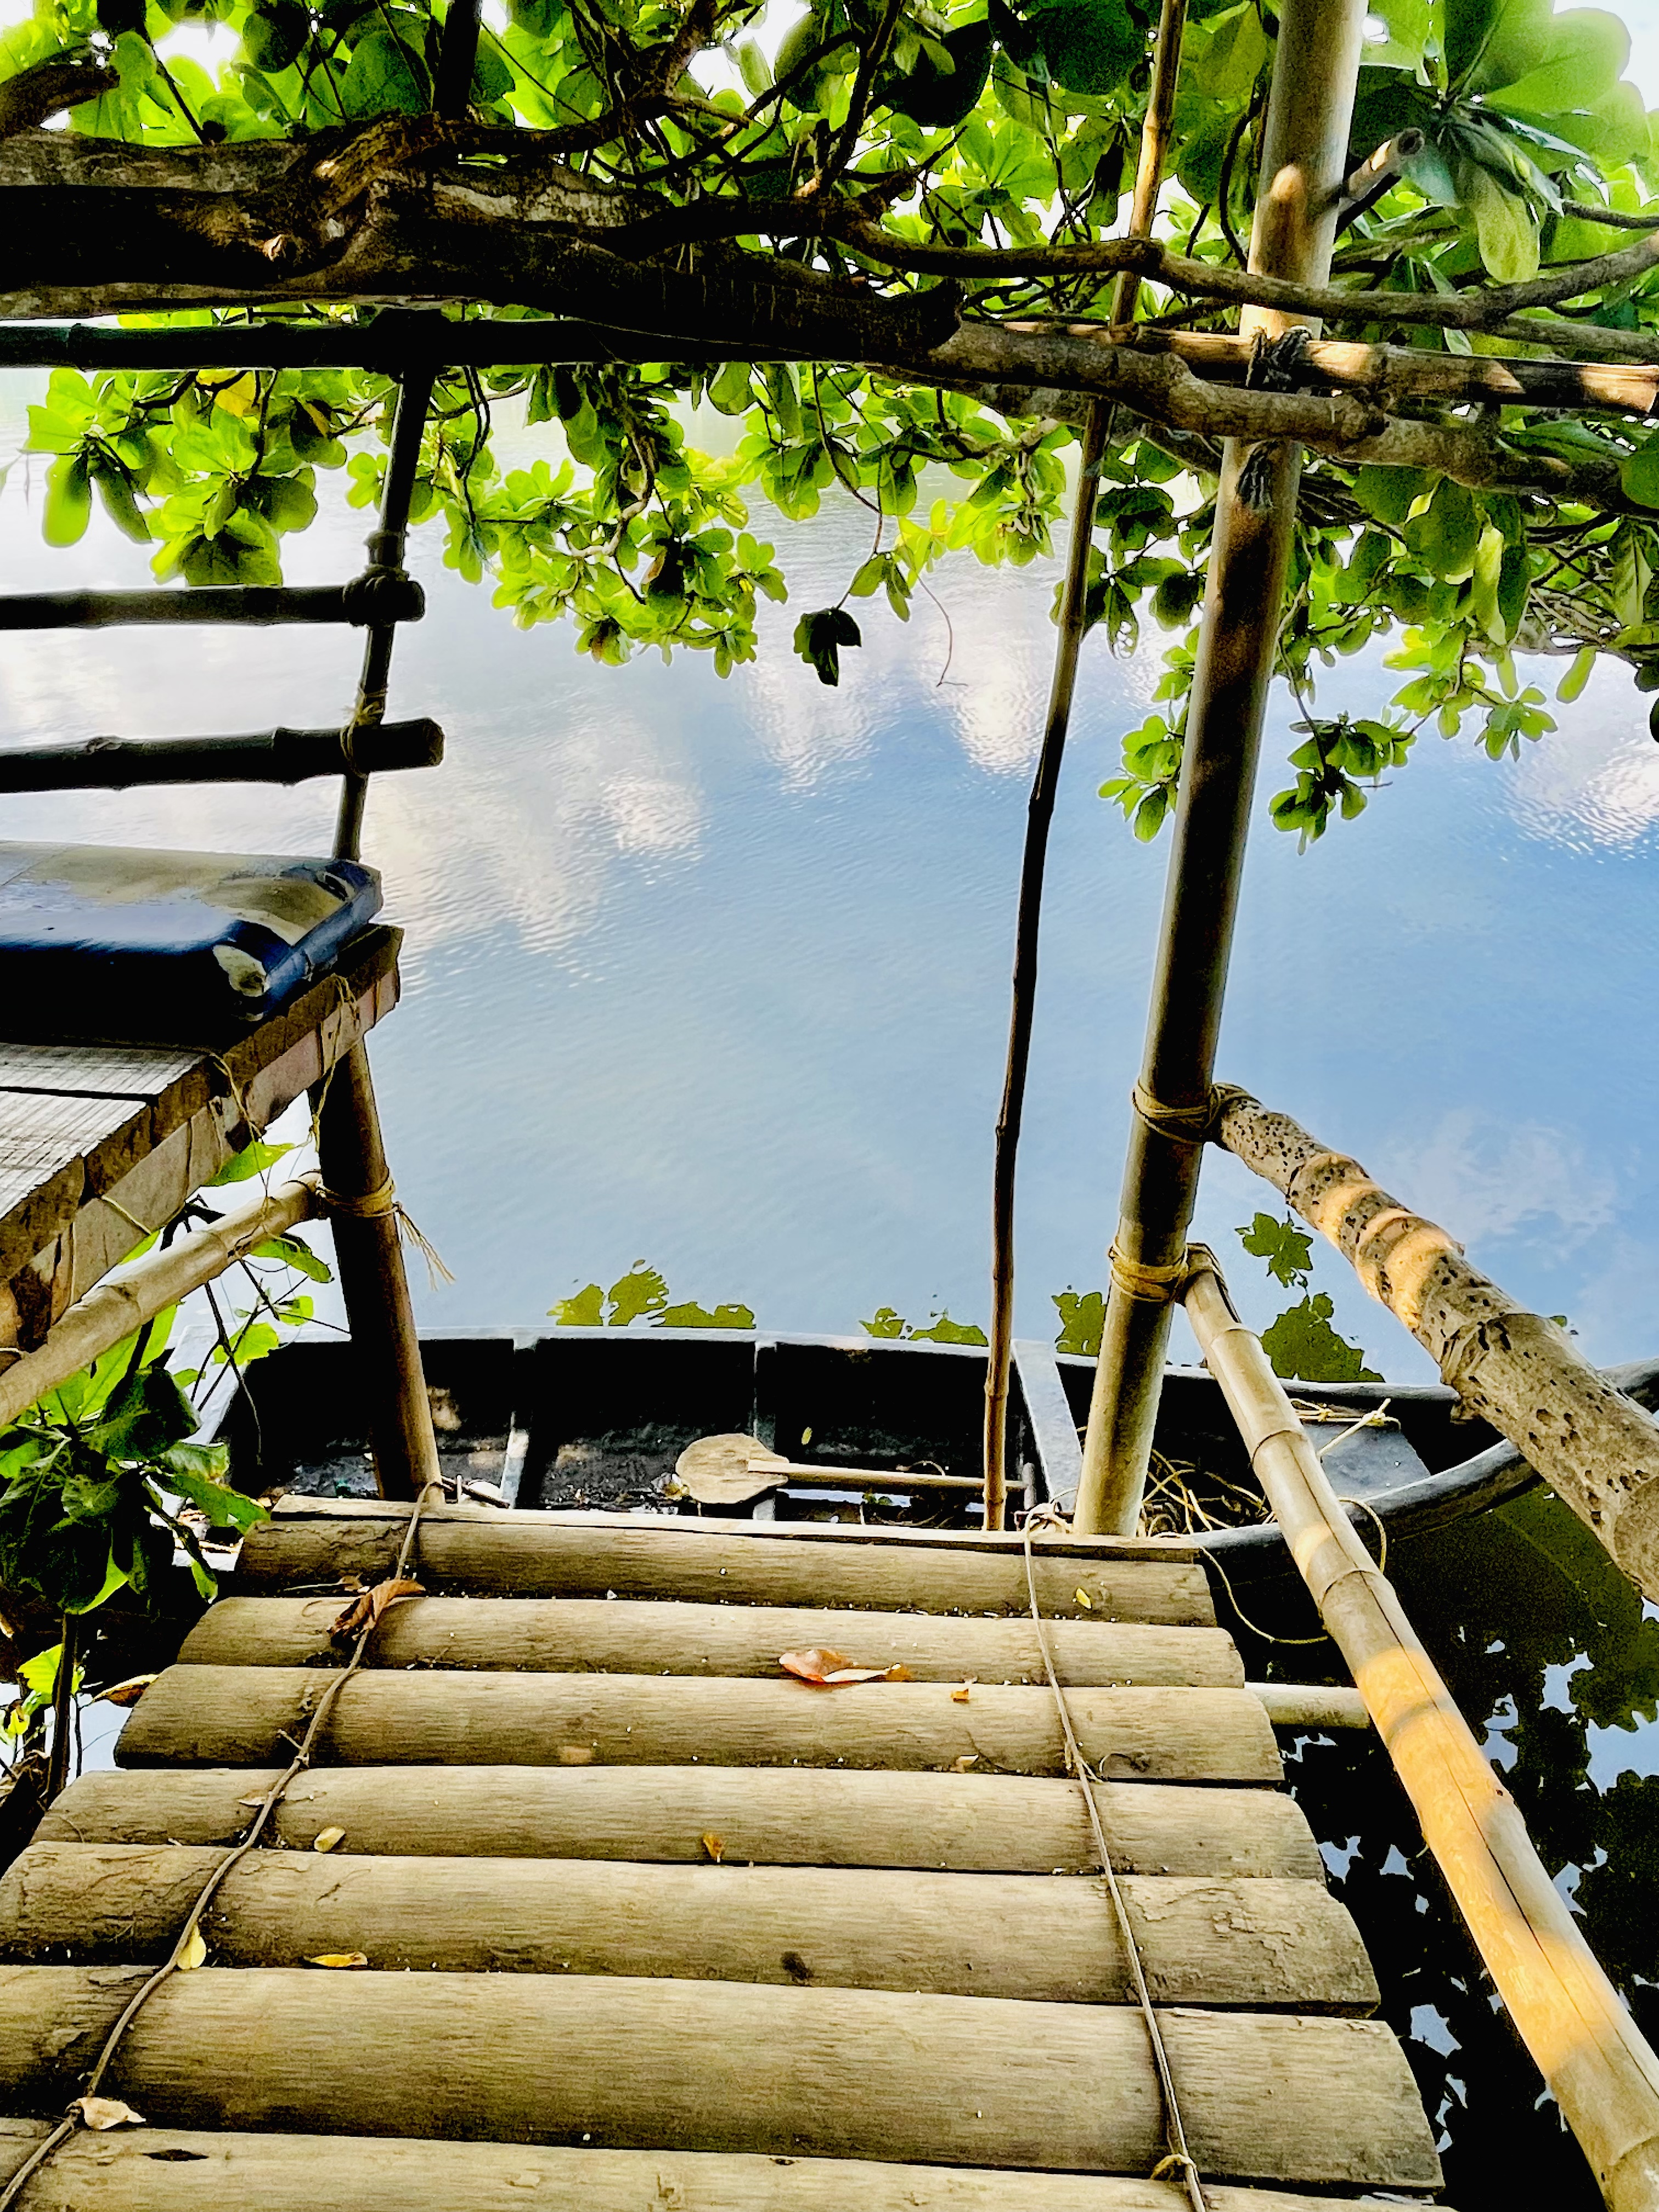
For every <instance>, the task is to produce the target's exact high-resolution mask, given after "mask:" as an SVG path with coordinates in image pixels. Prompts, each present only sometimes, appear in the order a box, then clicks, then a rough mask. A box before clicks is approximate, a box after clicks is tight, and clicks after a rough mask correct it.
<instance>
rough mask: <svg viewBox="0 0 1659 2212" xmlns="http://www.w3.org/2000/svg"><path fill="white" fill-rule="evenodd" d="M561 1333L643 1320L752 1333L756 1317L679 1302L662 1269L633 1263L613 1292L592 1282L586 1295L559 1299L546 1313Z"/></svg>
mask: <svg viewBox="0 0 1659 2212" xmlns="http://www.w3.org/2000/svg"><path fill="white" fill-rule="evenodd" d="M548 1312H549V1313H550V1315H551V1316H552V1318H553V1321H554V1322H555V1324H556V1326H557V1327H558V1328H629V1326H630V1325H631V1324H632V1323H633V1322H636V1321H638V1320H639V1319H641V1316H650V1318H651V1325H652V1327H653V1328H753V1327H754V1326H755V1316H754V1315H753V1314H752V1313H751V1312H750V1310H749V1308H748V1307H747V1306H744V1305H737V1304H729V1303H728V1304H725V1305H718V1306H702V1305H699V1304H697V1302H696V1299H695V1298H686V1299H680V1300H678V1301H677V1300H675V1299H673V1298H671V1297H670V1294H669V1289H668V1284H667V1280H666V1279H665V1277H664V1275H663V1274H662V1273H661V1272H660V1270H659V1269H658V1268H656V1267H651V1266H649V1265H648V1264H647V1261H643V1260H635V1262H634V1264H633V1266H632V1267H630V1268H629V1270H628V1272H627V1273H626V1274H624V1275H619V1276H618V1277H617V1280H616V1281H615V1282H614V1283H612V1285H611V1287H610V1289H609V1290H608V1291H607V1290H605V1289H603V1288H602V1287H601V1286H600V1285H599V1284H598V1283H589V1284H588V1285H586V1288H585V1289H583V1290H580V1291H574V1292H573V1293H572V1294H571V1296H570V1297H568V1298H560V1299H558V1300H556V1303H555V1304H552V1305H550V1307H549V1308H548Z"/></svg>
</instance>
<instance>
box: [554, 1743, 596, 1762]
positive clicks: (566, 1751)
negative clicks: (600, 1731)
mask: <svg viewBox="0 0 1659 2212" xmlns="http://www.w3.org/2000/svg"><path fill="white" fill-rule="evenodd" d="M559 1764H560V1765H561V1766H592V1764H593V1753H592V1748H591V1747H590V1746H588V1745H587V1744H585V1743H562V1744H561V1745H560V1746H559Z"/></svg>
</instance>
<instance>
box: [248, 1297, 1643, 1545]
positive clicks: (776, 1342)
mask: <svg viewBox="0 0 1659 2212" xmlns="http://www.w3.org/2000/svg"><path fill="white" fill-rule="evenodd" d="M421 1351H422V1358H423V1361H424V1363H425V1370H426V1377H427V1382H428V1388H429V1389H430V1391H431V1394H432V1399H433V1407H434V1413H435V1422H436V1425H437V1429H438V1442H439V1447H440V1454H441V1458H442V1462H443V1466H444V1472H445V1475H446V1477H447V1480H450V1481H452V1482H453V1483H456V1484H458V1485H459V1489H460V1494H462V1495H463V1496H471V1497H472V1498H476V1499H485V1500H498V1501H499V1502H500V1503H501V1504H502V1505H503V1506H507V1507H538V1508H544V1509H547V1508H551V1509H557V1510H578V1511H580V1510H583V1509H592V1510H605V1511H610V1512H615V1511H617V1510H623V1511H634V1512H639V1513H642V1514H664V1513H675V1512H686V1513H697V1512H700V1511H711V1512H717V1511H724V1512H727V1513H732V1514H738V1515H741V1516H745V1517H747V1516H759V1517H761V1518H763V1519H775V1520H779V1521H825V1520H844V1521H852V1522H858V1521H860V1520H863V1521H866V1522H871V1523H880V1522H910V1523H912V1524H913V1525H914V1524H917V1523H920V1524H922V1525H926V1526H930V1527H934V1528H971V1527H975V1526H977V1525H978V1521H979V1503H978V1501H979V1470H980V1450H981V1421H982V1418H983V1406H984V1383H985V1356H984V1354H983V1352H981V1351H979V1350H977V1349H975V1348H974V1347H971V1346H955V1345H923V1344H910V1343H904V1344H896V1343H885V1342H882V1341H879V1340H871V1339H869V1338H860V1337H831V1336H802V1335H767V1334H750V1333H747V1332H743V1333H739V1332H735V1331H728V1330H724V1329H684V1330H676V1329H652V1330H648V1331H641V1333H639V1334H633V1333H631V1332H630V1333H623V1332H622V1331H618V1330H611V1329H583V1328H556V1329H549V1328H533V1327H532V1328H525V1329H521V1330H507V1329H477V1330H458V1331H455V1332H453V1333H450V1334H443V1335H431V1336H426V1337H423V1338H422V1345H421ZM1093 1371H1094V1364H1093V1362H1092V1361H1091V1360H1089V1359H1085V1358H1074V1357H1070V1356H1064V1355H1058V1356H1057V1355H1056V1354H1055V1353H1054V1352H1052V1351H1051V1350H1050V1349H1049V1348H1048V1346H1046V1345H1043V1344H1041V1343H1036V1342H1030V1341H1028V1342H1023V1343H1021V1344H1020V1345H1019V1346H1018V1350H1017V1354H1016V1358H1015V1363H1014V1390H1013V1433H1014V1443H1013V1446H1012V1449H1011V1453H1010V1466H1011V1469H1012V1471H1013V1474H1014V1479H1015V1481H1016V1483H1017V1485H1018V1489H1017V1491H1016V1503H1017V1504H1023V1505H1024V1506H1025V1507H1027V1508H1030V1507H1031V1506H1036V1505H1040V1504H1048V1503H1050V1502H1053V1503H1056V1504H1060V1505H1062V1506H1063V1505H1065V1504H1066V1503H1067V1502H1068V1501H1069V1498H1070V1497H1071V1494H1072V1492H1073V1490H1074V1488H1075V1486H1076V1481H1077V1474H1078V1466H1079V1443H1078V1435H1079V1428H1080V1426H1081V1425H1082V1424H1083V1422H1084V1420H1085V1417H1086V1414H1087V1411H1088V1401H1089V1391H1090V1388H1091V1379H1092V1376H1093ZM246 1380H247V1389H246V1392H245V1393H243V1394H241V1395H238V1396H237V1398H236V1399H235V1400H234V1402H233V1403H231V1404H230V1405H229V1406H228V1407H227V1409H226V1411H225V1413H224V1416H223V1433H224V1435H225V1436H226V1437H227V1439H228V1442H229V1443H230V1445H231V1449H232V1463H233V1469H234V1479H235V1480H236V1481H237V1482H238V1484H239V1486H240V1487H242V1488H244V1489H246V1490H252V1491H258V1490H262V1489H264V1488H267V1487H270V1486H276V1485H281V1486H284V1487H285V1488H287V1489H289V1490H292V1491H297V1492H301V1493H307V1494H311V1495H314V1496H319V1497H325V1498H329V1497H372V1496H374V1476H373V1471H372V1468H371V1464H370V1461H369V1458H368V1440H367V1437H366V1434H365V1431H364V1425H363V1420H362V1410H361V1408H362V1398H361V1395H360V1393H359V1392H358V1391H357V1390H356V1388H355V1384H354V1354H353V1352H352V1350H351V1347H350V1346H349V1345H347V1344H337V1343H320V1342H310V1343H307V1342H299V1343H295V1344H292V1345H289V1346H285V1347H284V1348H283V1350H282V1351H280V1352H275V1353H273V1354H271V1355H270V1357H269V1358H266V1359H264V1360H262V1361H260V1362H258V1364H256V1365H255V1366H253V1367H252V1368H251V1369H250V1370H248V1375H247V1378H246ZM1614 1380H1615V1381H1617V1382H1618V1383H1619V1384H1620V1387H1621V1388H1622V1389H1626V1390H1629V1391H1631V1392H1632V1394H1633V1395H1636V1396H1638V1398H1640V1399H1641V1400H1642V1401H1644V1403H1652V1402H1654V1401H1655V1400H1656V1399H1659V1361H1648V1362H1644V1363H1640V1364H1636V1365H1632V1366H1630V1367H1626V1368H1621V1369H1620V1370H1617V1371H1616V1374H1615V1376H1614ZM1294 1395H1295V1396H1296V1401H1297V1406H1298V1407H1299V1408H1305V1409H1306V1418H1305V1424H1304V1425H1305V1426H1306V1427H1307V1429H1308V1431H1309V1433H1310V1436H1311V1437H1313V1439H1314V1441H1315V1443H1316V1446H1317V1447H1318V1448H1320V1449H1322V1450H1323V1452H1324V1454H1325V1465H1326V1468H1327V1470H1328V1473H1329V1474H1330V1476H1331V1478H1332V1480H1333V1483H1334V1486H1335V1488H1336V1489H1337V1491H1338V1492H1339V1493H1340V1495H1342V1496H1343V1497H1345V1498H1349V1499H1352V1500H1355V1501H1358V1503H1357V1504H1355V1506H1354V1509H1353V1510H1354V1517H1355V1519H1356V1520H1357V1521H1358V1522H1359V1523H1360V1524H1361V1525H1362V1526H1363V1525H1367V1524H1370V1521H1371V1516H1373V1515H1375V1516H1376V1519H1377V1520H1378V1521H1380V1522H1382V1523H1383V1526H1384V1527H1385V1528H1387V1529H1388V1531H1389V1534H1390V1535H1391V1536H1401V1535H1415V1534H1422V1533H1424V1532H1425V1531H1426V1530H1429V1529H1431V1528H1436V1527H1437V1526H1439V1525H1440V1524H1441V1523H1443V1522H1447V1521H1451V1520H1455V1519H1459V1518H1461V1517H1462V1516H1464V1515H1466V1514H1469V1513H1475V1512H1480V1511H1482V1510H1485V1509H1486V1508H1487V1507H1489V1506H1492V1505H1496V1504H1501V1503H1502V1502H1503V1500H1504V1499H1505V1498H1511V1497H1514V1496H1515V1495H1516V1493H1517V1492H1520V1491H1522V1490H1523V1489H1525V1488H1527V1487H1528V1486H1529V1485H1530V1484H1531V1483H1532V1482H1533V1481H1534V1480H1536V1478H1535V1476H1534V1474H1533V1472H1532V1470H1531V1468H1529V1467H1528V1464H1527V1462H1526V1461H1525V1460H1524V1459H1523V1458H1522V1455H1521V1454H1520V1453H1519V1452H1518V1451H1517V1450H1516V1448H1515V1447H1514V1446H1513V1445H1512V1444H1510V1443H1506V1442H1505V1441H1504V1439H1503V1438H1502V1437H1498V1435H1496V1433H1495V1432H1494V1431H1492V1430H1491V1429H1490V1428H1488V1427H1487V1426H1486V1425H1485V1424H1484V1423H1482V1422H1479V1421H1470V1420H1466V1419H1459V1418H1458V1401H1457V1399H1456V1397H1455V1394H1454V1393H1453V1392H1452V1391H1450V1390H1449V1389H1443V1388H1439V1387H1436V1388H1423V1387H1420V1386H1400V1385H1394V1386H1391V1385H1389V1384H1387V1383H1321V1384H1305V1385H1297V1386H1294ZM1368 1414H1369V1415H1371V1416H1372V1417H1373V1419H1372V1420H1371V1422H1370V1423H1369V1424H1367V1425H1364V1426H1355V1425H1354V1424H1356V1423H1359V1422H1362V1421H1364V1417H1365V1416H1366V1415H1368ZM726 1431H742V1432H746V1433H747V1434H749V1435H751V1436H754V1437H757V1438H758V1439H759V1440H760V1441H761V1443H763V1444H764V1445H766V1446H767V1447H768V1448H769V1449H771V1450H774V1451H775V1452H777V1453H780V1454H781V1455H783V1456H784V1457H785V1458H786V1459H787V1460H788V1461H789V1462H791V1463H792V1466H793V1468H795V1469H797V1470H798V1471H797V1472H794V1473H793V1474H791V1476H790V1478H789V1480H787V1482H785V1483H783V1484H781V1485H780V1486H778V1487H777V1488H776V1489H775V1490H772V1491H770V1492H767V1493H766V1494H765V1495H763V1497H761V1498H758V1499H757V1500H755V1501H752V1502H750V1503H749V1504H744V1505H741V1506H732V1507H726V1508H714V1507H700V1506H698V1505H697V1504H696V1503H695V1502H694V1501H692V1500H690V1499H689V1498H677V1497H676V1495H675V1488H676V1486H675V1476H674V1468H675V1462H676V1460H677V1459H678V1455H679V1454H680V1453H681V1451H682V1450H683V1449H684V1447H685V1446H686V1445H687V1444H688V1443H690V1442H691V1441H692V1440H693V1439H694V1438H696V1437H701V1436H706V1435H710V1434H714V1433H719V1432H726ZM1156 1449H1157V1453H1158V1463H1161V1466H1162V1468H1164V1470H1176V1471H1178V1472H1179V1473H1180V1474H1181V1477H1182V1483H1183V1485H1184V1487H1185V1489H1186V1491H1187V1492H1188V1496H1189V1498H1191V1500H1192V1501H1193V1504H1194V1511H1193V1512H1191V1513H1188V1515H1186V1516H1184V1517H1186V1518H1187V1519H1188V1522H1189V1526H1188V1528H1186V1529H1183V1530H1182V1533H1181V1541H1182V1542H1183V1543H1191V1542H1193V1541H1197V1542H1198V1543H1200V1544H1201V1545H1202V1546H1203V1547H1205V1548H1206V1550H1208V1551H1211V1552H1212V1553H1215V1554H1216V1555H1217V1556H1218V1559H1220V1561H1221V1562H1222V1564H1223V1565H1224V1566H1225V1571H1226V1572H1227V1574H1228V1575H1229V1576H1230V1577H1232V1576H1235V1575H1237V1574H1239V1573H1243V1575H1244V1576H1245V1577H1247V1578H1254V1577H1257V1576H1260V1575H1261V1574H1264V1573H1267V1574H1274V1573H1278V1572H1279V1571H1284V1570H1285V1569H1286V1567H1287V1562H1286V1560H1285V1553H1284V1549H1283V1546H1282V1544H1281V1541H1280V1539H1279V1529H1278V1527H1277V1524H1276V1523H1275V1522H1273V1521H1271V1520H1268V1519H1267V1518H1265V1517H1263V1518H1258V1519H1252V1520H1247V1521H1245V1522H1243V1524H1242V1525H1241V1524H1239V1520H1238V1516H1239V1515H1240V1513H1241V1512H1243V1513H1246V1514H1248V1513H1249V1512H1251V1511H1252V1510H1256V1509H1255V1501H1256V1500H1258V1499H1259V1498H1260V1492H1259V1491H1258V1489H1257V1488H1256V1486H1255V1482H1254V1480H1253V1478H1252V1476H1251V1474H1250V1468H1249V1460H1248V1458H1247V1456H1246V1454H1245V1451H1244V1449H1243V1445H1242V1443H1240V1441H1239V1437H1238V1432H1237V1427H1236V1426H1235V1425H1234V1423H1233V1421H1232V1419H1231V1417H1230V1415H1229V1414H1228V1412H1227V1409H1226V1407H1225V1404H1224V1402H1223V1401H1222V1397H1221V1393H1220V1390H1219V1389H1218V1386H1217V1384H1216V1383H1214V1382H1213V1381H1212V1378H1211V1377H1210V1376H1209V1375H1208V1374H1207V1373H1206V1372H1205V1371H1204V1370H1201V1369H1196V1368H1182V1367H1176V1368H1172V1369H1171V1370H1170V1372H1169V1375H1168V1376H1167V1378H1166V1381H1165V1383H1164V1397H1163V1402H1162V1407H1161V1410H1160V1413H1159V1417H1158V1436H1157V1447H1156ZM1158 1463H1155V1474H1156V1473H1157V1472H1158ZM806 1468H811V1474H807V1473H805V1469H806ZM1165 1479H1166V1480H1167V1475H1166V1477H1165ZM1021 1492H1023V1495H1021V1494H1020V1493H1021ZM1241 1493H1242V1494H1243V1495H1242V1499H1241V1495H1240V1494H1241ZM1259 1510H1261V1513H1262V1514H1263V1515H1265V1510H1266V1509H1265V1507H1261V1508H1260V1509H1259ZM1205 1516H1208V1517H1209V1518H1211V1519H1212V1520H1214V1521H1216V1522H1219V1523H1222V1524H1223V1525H1218V1526H1213V1527H1207V1528H1206V1527H1205V1526H1204V1525H1203V1519H1204V1517H1205ZM1230 1523H1231V1524H1232V1525H1227V1524H1230Z"/></svg>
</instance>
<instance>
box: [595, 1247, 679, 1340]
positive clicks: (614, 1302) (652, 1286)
mask: <svg viewBox="0 0 1659 2212" xmlns="http://www.w3.org/2000/svg"><path fill="white" fill-rule="evenodd" d="M609 1296H610V1300H611V1316H610V1323H609V1325H610V1327H611V1328H628V1326H629V1323H630V1322H636V1321H637V1320H638V1319H639V1317H640V1316H641V1314H659V1313H661V1312H662V1311H663V1310H664V1309H665V1307H666V1305H667V1304H668V1285H667V1284H666V1283H665V1281H664V1279H663V1278H662V1276H661V1275H660V1274H659V1273H658V1271H657V1270H656V1268H654V1267H647V1265H646V1263H645V1261H643V1260H636V1261H635V1262H634V1264H633V1266H632V1267H630V1268H629V1271H628V1273H626V1274H625V1275H622V1276H619V1277H618V1279H617V1281H615V1282H614V1283H612V1285H611V1290H610V1293H609Z"/></svg>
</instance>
